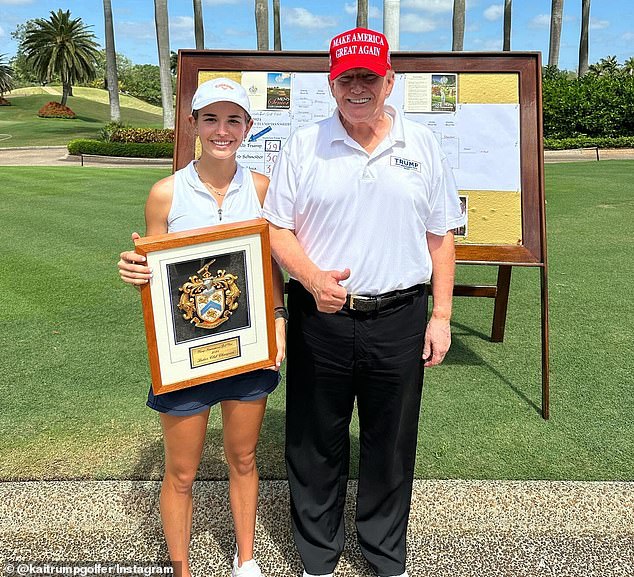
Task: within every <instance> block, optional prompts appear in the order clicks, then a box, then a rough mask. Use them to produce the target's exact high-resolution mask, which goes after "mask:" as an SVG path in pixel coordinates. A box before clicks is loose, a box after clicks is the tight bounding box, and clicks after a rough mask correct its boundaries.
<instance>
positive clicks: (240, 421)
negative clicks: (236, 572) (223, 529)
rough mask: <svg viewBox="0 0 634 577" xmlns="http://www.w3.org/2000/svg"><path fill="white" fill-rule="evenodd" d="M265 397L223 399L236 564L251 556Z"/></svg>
mask: <svg viewBox="0 0 634 577" xmlns="http://www.w3.org/2000/svg"><path fill="white" fill-rule="evenodd" d="M265 408H266V397H264V398H263V399H258V400H256V401H223V402H222V424H223V427H222V428H223V435H224V448H225V455H226V457H227V462H228V463H229V500H230V503H231V513H232V515H233V523H234V526H235V532H236V544H237V546H238V565H239V566H242V564H243V563H244V562H245V561H249V560H250V559H252V558H253V539H254V537H255V515H256V511H257V506H258V482H259V476H258V471H257V468H256V464H255V449H256V446H257V443H258V437H259V436H260V428H261V427H262V419H263V417H264V409H265Z"/></svg>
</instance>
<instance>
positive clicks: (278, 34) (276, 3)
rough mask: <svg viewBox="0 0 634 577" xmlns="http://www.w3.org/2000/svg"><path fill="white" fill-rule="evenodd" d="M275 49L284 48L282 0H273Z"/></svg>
mask: <svg viewBox="0 0 634 577" xmlns="http://www.w3.org/2000/svg"><path fill="white" fill-rule="evenodd" d="M273 49H274V50H281V49H282V29H281V27H280V0H273Z"/></svg>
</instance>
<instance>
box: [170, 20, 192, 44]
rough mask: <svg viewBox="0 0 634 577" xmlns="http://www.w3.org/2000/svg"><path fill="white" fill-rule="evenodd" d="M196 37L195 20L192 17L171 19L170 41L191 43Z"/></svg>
mask: <svg viewBox="0 0 634 577" xmlns="http://www.w3.org/2000/svg"><path fill="white" fill-rule="evenodd" d="M193 37H194V19H193V18H192V17H191V16H176V17H173V18H170V40H187V41H191V40H192V39H193Z"/></svg>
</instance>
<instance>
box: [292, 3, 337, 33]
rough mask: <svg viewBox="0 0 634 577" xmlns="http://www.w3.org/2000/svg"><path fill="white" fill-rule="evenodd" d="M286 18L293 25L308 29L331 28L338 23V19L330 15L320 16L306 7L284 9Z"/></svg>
mask: <svg viewBox="0 0 634 577" xmlns="http://www.w3.org/2000/svg"><path fill="white" fill-rule="evenodd" d="M284 20H285V22H286V23H287V24H290V25H291V26H297V27H298V28H305V29H307V30H318V29H320V28H329V27H331V26H335V25H336V24H337V20H336V19H335V18H332V17H330V16H318V15H316V14H313V13H311V12H309V11H308V10H306V8H289V9H288V10H285V11H284Z"/></svg>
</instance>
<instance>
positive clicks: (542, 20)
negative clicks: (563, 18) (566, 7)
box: [528, 14, 550, 28]
mask: <svg viewBox="0 0 634 577" xmlns="http://www.w3.org/2000/svg"><path fill="white" fill-rule="evenodd" d="M528 27H529V28H550V14H538V15H537V16H535V18H533V19H532V20H531V21H530V22H529V23H528Z"/></svg>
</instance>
